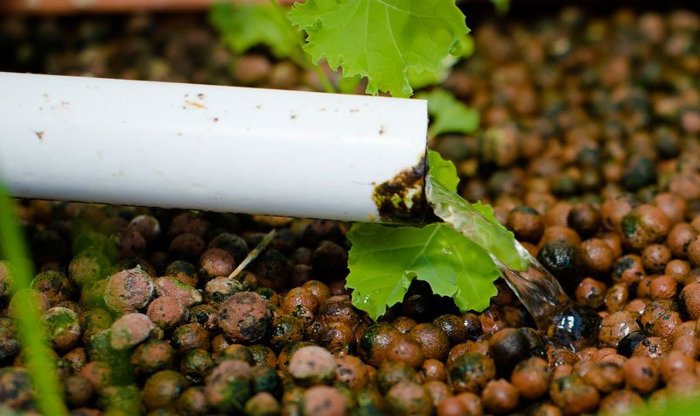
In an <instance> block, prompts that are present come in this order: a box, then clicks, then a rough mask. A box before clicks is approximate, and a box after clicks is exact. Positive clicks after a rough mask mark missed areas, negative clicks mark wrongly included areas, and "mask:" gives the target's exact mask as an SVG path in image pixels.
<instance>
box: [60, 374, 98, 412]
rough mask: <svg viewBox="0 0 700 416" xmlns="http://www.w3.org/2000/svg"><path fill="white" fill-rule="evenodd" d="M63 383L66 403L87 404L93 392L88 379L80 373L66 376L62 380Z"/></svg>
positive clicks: (76, 405)
mask: <svg viewBox="0 0 700 416" xmlns="http://www.w3.org/2000/svg"><path fill="white" fill-rule="evenodd" d="M63 385H64V388H65V391H66V399H67V400H68V403H70V404H71V405H73V406H75V407H80V406H83V405H86V404H88V402H89V401H90V398H92V395H93V393H94V390H93V387H92V383H91V382H90V380H88V379H86V378H85V377H82V376H80V375H74V376H70V377H68V378H67V379H66V380H65V381H64V382H63Z"/></svg>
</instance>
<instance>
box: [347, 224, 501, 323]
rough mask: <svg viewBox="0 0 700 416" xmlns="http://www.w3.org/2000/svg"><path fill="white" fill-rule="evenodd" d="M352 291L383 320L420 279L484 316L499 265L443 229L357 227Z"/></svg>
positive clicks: (352, 252) (360, 304)
mask: <svg viewBox="0 0 700 416" xmlns="http://www.w3.org/2000/svg"><path fill="white" fill-rule="evenodd" d="M347 237H348V238H349V239H350V241H351V242H352V248H351V249H350V255H349V259H348V266H349V268H350V274H349V275H348V277H347V287H348V288H351V289H354V291H353V294H352V302H353V304H354V305H355V306H356V307H358V308H359V309H361V310H364V311H366V312H367V313H368V314H369V316H370V317H372V318H373V319H377V318H378V317H379V316H381V315H382V314H384V312H385V311H386V308H387V307H389V306H392V305H394V304H396V303H398V302H401V301H402V300H403V297H404V295H405V294H406V291H407V290H408V287H409V286H410V284H411V281H412V280H413V279H414V278H417V279H419V280H424V281H426V282H428V283H429V284H430V287H431V288H432V290H433V293H435V294H437V295H441V296H450V297H452V298H453V299H454V301H455V303H456V304H457V306H458V307H459V308H460V309H461V310H469V309H474V310H483V309H485V308H486V307H488V305H489V299H490V298H491V296H494V295H495V294H496V292H497V290H496V288H495V286H494V285H493V281H494V280H495V279H497V278H498V276H499V272H498V269H497V268H496V265H495V264H494V263H493V261H492V260H491V259H490V257H489V256H488V254H486V252H484V250H483V249H481V248H480V247H479V246H477V245H476V244H474V243H472V242H471V241H469V240H468V239H467V238H465V237H464V236H462V235H461V234H460V233H458V232H456V231H454V230H453V229H451V228H450V227H449V226H447V225H446V224H443V223H438V224H431V225H428V226H426V227H423V228H417V227H389V226H384V225H380V224H361V223H358V224H354V225H353V227H352V229H351V230H350V231H349V232H348V234H347Z"/></svg>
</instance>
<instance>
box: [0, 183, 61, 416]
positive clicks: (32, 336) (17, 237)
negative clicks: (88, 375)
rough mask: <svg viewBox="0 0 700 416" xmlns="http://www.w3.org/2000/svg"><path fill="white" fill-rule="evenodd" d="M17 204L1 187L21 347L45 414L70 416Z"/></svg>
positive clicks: (2, 235)
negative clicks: (33, 280) (35, 289)
mask: <svg viewBox="0 0 700 416" xmlns="http://www.w3.org/2000/svg"><path fill="white" fill-rule="evenodd" d="M15 213H16V210H15V204H14V203H13V202H12V200H10V198H9V197H8V195H7V192H6V191H5V188H4V186H2V185H0V246H1V247H2V254H3V256H4V257H5V259H6V260H7V261H8V262H9V263H10V265H11V267H10V270H11V274H12V293H13V294H14V295H16V296H17V297H18V298H17V299H16V302H13V305H14V306H15V307H16V308H15V311H14V313H13V316H14V318H15V319H16V322H17V330H18V333H19V338H20V341H21V345H22V355H23V356H24V359H25V360H26V366H27V370H28V371H29V376H30V377H31V380H32V384H33V385H34V388H35V394H34V398H35V399H36V401H37V405H38V407H39V410H40V412H41V413H42V414H45V415H56V416H64V415H67V414H68V410H67V409H66V406H65V404H64V403H63V400H62V398H61V392H60V387H59V378H58V373H57V372H56V365H55V363H54V362H53V359H52V358H51V355H50V354H49V353H50V349H49V345H48V342H47V340H46V328H45V326H44V323H43V319H42V317H41V313H40V312H39V303H38V300H37V297H36V296H34V293H33V292H30V291H29V285H30V281H31V276H32V265H31V262H30V261H29V256H28V253H27V248H26V246H25V244H24V239H23V237H22V231H21V228H20V224H19V222H18V221H17V217H16V214H15Z"/></svg>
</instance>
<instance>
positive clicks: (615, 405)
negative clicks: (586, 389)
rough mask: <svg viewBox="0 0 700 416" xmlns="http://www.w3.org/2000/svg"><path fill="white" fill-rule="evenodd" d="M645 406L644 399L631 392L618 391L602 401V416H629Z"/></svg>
mask: <svg viewBox="0 0 700 416" xmlns="http://www.w3.org/2000/svg"><path fill="white" fill-rule="evenodd" d="M642 406H644V399H643V398H642V396H640V395H639V394H637V393H635V392H633V391H631V390H617V391H614V392H612V393H610V394H609V395H607V396H605V398H603V400H601V401H600V409H599V410H600V414H601V415H603V416H617V415H621V414H629V413H630V412H632V411H636V410H639V409H641V408H643V407H642Z"/></svg>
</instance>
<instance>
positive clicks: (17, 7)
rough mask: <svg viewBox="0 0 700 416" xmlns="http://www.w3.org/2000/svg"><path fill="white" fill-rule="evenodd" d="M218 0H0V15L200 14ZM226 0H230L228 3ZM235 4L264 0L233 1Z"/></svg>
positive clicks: (262, 0)
mask: <svg viewBox="0 0 700 416" xmlns="http://www.w3.org/2000/svg"><path fill="white" fill-rule="evenodd" d="M217 1H218V0H0V12H2V13H20V14H75V13H132V12H139V11H169V12H179V11H197V10H199V11H201V10H206V9H208V8H209V7H210V6H211V5H212V4H214V3H216V2H217ZM229 1H230V0H229ZM233 3H237V4H258V3H267V1H266V0H234V1H233Z"/></svg>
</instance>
